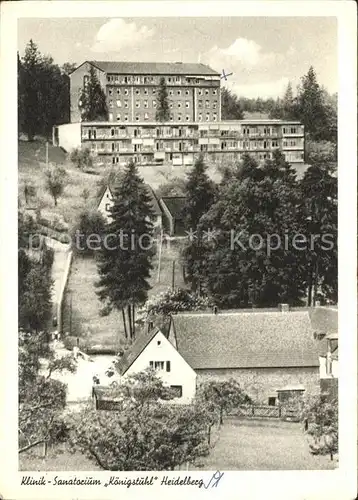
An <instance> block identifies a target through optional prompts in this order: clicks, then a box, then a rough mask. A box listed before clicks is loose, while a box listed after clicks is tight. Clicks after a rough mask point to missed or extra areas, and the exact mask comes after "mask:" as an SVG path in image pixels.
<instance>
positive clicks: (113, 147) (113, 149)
mask: <svg viewBox="0 0 358 500" xmlns="http://www.w3.org/2000/svg"><path fill="white" fill-rule="evenodd" d="M112 151H114V142H112Z"/></svg>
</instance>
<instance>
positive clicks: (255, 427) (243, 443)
mask: <svg viewBox="0 0 358 500" xmlns="http://www.w3.org/2000/svg"><path fill="white" fill-rule="evenodd" d="M215 441H216V442H215ZM213 444H214V447H213V448H212V450H211V452H210V455H209V456H208V457H206V458H205V459H202V464H201V465H200V467H196V468H195V470H220V471H222V470H319V469H321V470H322V469H323V470H324V469H333V468H334V467H335V465H336V462H335V461H331V460H330V458H329V457H326V456H313V455H311V454H310V452H309V450H308V445H307V442H306V438H305V436H304V434H303V432H302V426H301V425H300V424H297V423H292V422H282V421H279V420H272V421H271V420H267V419H266V420H240V419H226V420H225V421H224V425H223V426H222V427H221V429H220V431H219V432H218V433H216V434H215V433H214V434H213ZM20 470H44V471H45V470H46V471H50V470H88V471H95V470H99V469H98V466H97V465H96V464H95V463H94V462H92V461H90V460H89V459H87V458H86V457H85V456H83V455H81V454H79V453H76V454H75V455H73V454H71V453H70V452H69V450H68V449H67V448H66V445H60V446H59V447H56V448H54V449H50V450H49V452H48V456H47V457H46V459H43V458H41V449H40V450H39V451H38V452H32V453H24V454H21V455H20ZM182 470H186V467H184V466H183V467H182Z"/></svg>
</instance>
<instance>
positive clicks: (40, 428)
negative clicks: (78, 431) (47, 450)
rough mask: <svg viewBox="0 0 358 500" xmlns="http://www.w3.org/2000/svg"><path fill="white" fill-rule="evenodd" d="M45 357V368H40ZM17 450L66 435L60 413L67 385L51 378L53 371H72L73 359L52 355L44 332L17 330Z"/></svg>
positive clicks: (20, 451)
mask: <svg viewBox="0 0 358 500" xmlns="http://www.w3.org/2000/svg"><path fill="white" fill-rule="evenodd" d="M40 358H42V360H46V363H47V368H46V370H42V371H41V370H40V368H41V363H40ZM18 366H19V384H18V387H19V453H22V452H24V451H26V450H29V449H31V448H33V447H34V446H36V445H38V444H41V443H44V444H45V445H46V446H47V444H48V443H49V442H54V441H58V440H61V439H63V438H64V437H65V434H66V426H65V424H64V421H63V417H62V412H63V410H64V408H65V404H66V385H65V384H63V383H62V382H59V381H58V380H54V379H53V378H51V376H52V375H53V373H55V372H62V371H64V370H68V371H70V372H74V371H75V369H76V366H75V365H74V362H73V358H71V357H69V356H64V357H63V358H60V359H58V358H55V357H54V352H53V351H52V350H51V349H50V348H49V345H48V343H47V340H46V335H45V334H44V333H43V332H39V333H34V332H31V333H29V332H25V331H23V330H20V331H19V350H18Z"/></svg>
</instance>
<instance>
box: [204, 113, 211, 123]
mask: <svg viewBox="0 0 358 500" xmlns="http://www.w3.org/2000/svg"><path fill="white" fill-rule="evenodd" d="M205 120H206V121H207V122H208V121H209V120H210V114H209V113H206V117H205Z"/></svg>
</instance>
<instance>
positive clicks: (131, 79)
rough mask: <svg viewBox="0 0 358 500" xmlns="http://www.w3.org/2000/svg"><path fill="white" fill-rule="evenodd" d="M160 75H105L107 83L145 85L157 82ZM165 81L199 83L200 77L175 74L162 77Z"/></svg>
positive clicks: (167, 82)
mask: <svg viewBox="0 0 358 500" xmlns="http://www.w3.org/2000/svg"><path fill="white" fill-rule="evenodd" d="M161 78H162V77H160V76H152V75H150V76H148V75H115V74H108V75H107V82H109V83H118V84H140V85H145V84H149V83H154V84H158V83H159V81H160V79H161ZM164 80H165V83H166V84H171V83H174V84H178V83H191V84H193V83H200V78H193V77H183V76H181V75H175V76H166V77H164Z"/></svg>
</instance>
